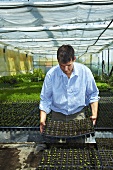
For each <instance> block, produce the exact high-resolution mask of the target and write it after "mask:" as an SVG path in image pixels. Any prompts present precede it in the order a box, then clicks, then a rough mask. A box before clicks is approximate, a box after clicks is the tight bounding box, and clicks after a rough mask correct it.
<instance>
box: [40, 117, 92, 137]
mask: <svg viewBox="0 0 113 170" xmlns="http://www.w3.org/2000/svg"><path fill="white" fill-rule="evenodd" d="M90 134H92V135H94V127H93V123H92V121H91V120H90V119H89V118H86V119H82V120H75V121H74V120H71V121H69V122H63V121H51V120H49V121H47V122H46V126H45V127H44V131H43V135H44V136H45V137H47V138H48V137H49V138H57V139H61V138H65V139H69V138H76V137H80V136H84V135H85V136H89V135H90Z"/></svg>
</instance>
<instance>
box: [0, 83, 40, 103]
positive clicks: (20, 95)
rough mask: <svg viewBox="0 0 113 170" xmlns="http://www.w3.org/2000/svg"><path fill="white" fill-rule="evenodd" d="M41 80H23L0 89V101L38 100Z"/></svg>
mask: <svg viewBox="0 0 113 170" xmlns="http://www.w3.org/2000/svg"><path fill="white" fill-rule="evenodd" d="M42 84H43V82H42V81H40V82H25V83H20V84H18V86H17V85H15V86H14V87H13V88H12V87H11V88H1V89H0V102H12V101H13V102H18V101H39V100H40V92H41V89H42Z"/></svg>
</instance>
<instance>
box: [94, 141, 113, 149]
mask: <svg viewBox="0 0 113 170" xmlns="http://www.w3.org/2000/svg"><path fill="white" fill-rule="evenodd" d="M95 140H96V144H97V148H98V149H99V150H113V138H96V139H95Z"/></svg>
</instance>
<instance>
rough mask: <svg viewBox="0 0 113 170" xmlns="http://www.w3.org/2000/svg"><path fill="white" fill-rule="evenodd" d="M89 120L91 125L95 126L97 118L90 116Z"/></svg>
mask: <svg viewBox="0 0 113 170" xmlns="http://www.w3.org/2000/svg"><path fill="white" fill-rule="evenodd" d="M90 119H91V120H92V121H93V125H96V120H97V118H96V117H95V116H90Z"/></svg>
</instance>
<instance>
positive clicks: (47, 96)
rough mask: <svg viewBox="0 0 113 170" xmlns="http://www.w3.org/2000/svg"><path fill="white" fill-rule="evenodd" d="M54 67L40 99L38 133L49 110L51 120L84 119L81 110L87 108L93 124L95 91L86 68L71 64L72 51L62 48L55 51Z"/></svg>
mask: <svg viewBox="0 0 113 170" xmlns="http://www.w3.org/2000/svg"><path fill="white" fill-rule="evenodd" d="M57 60H58V65H56V66H54V67H52V68H51V69H50V70H49V71H48V72H47V74H46V77H45V80H44V83H43V87H42V91H41V95H40V97H41V100H40V105H39V109H40V132H41V133H42V132H43V127H44V126H45V123H46V116H47V114H48V113H50V111H52V120H64V121H69V120H74V119H84V118H85V115H84V108H85V106H87V105H89V104H90V105H91V110H92V116H91V119H92V121H93V124H94V125H95V124H96V119H97V112H98V94H99V91H98V88H97V86H96V83H95V80H94V77H93V75H92V73H91V71H90V69H89V68H88V67H86V66H85V65H83V64H80V63H77V62H75V60H76V58H75V56H74V49H73V47H72V46H70V45H62V46H61V47H59V49H58V51H57Z"/></svg>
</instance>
